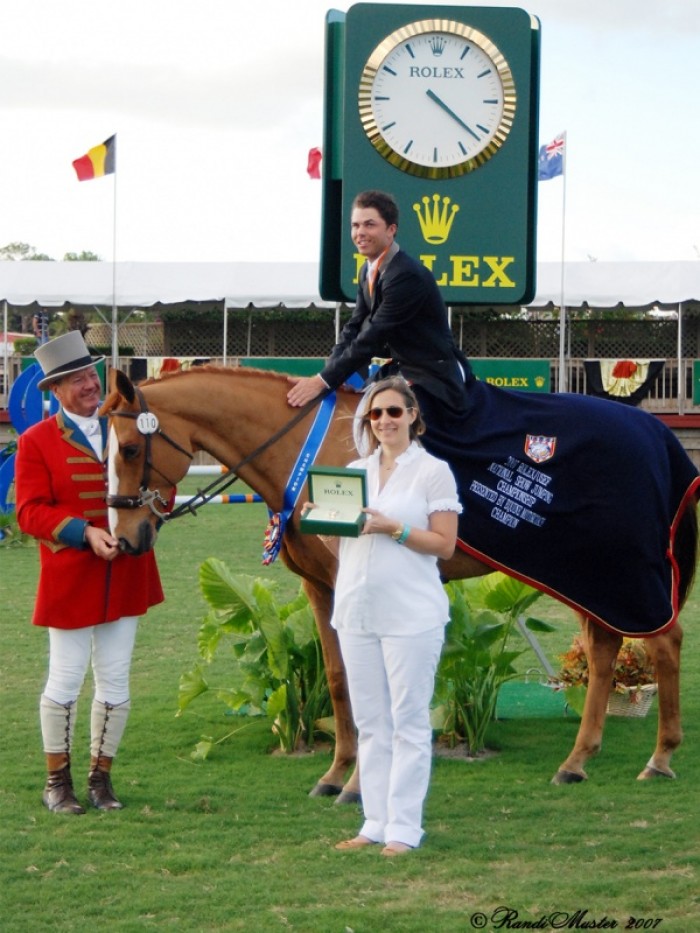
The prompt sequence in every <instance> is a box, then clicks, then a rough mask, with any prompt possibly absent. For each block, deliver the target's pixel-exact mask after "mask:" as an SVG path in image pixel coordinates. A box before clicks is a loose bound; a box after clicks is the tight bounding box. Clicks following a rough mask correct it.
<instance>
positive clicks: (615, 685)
mask: <svg viewBox="0 0 700 933" xmlns="http://www.w3.org/2000/svg"><path fill="white" fill-rule="evenodd" d="M559 660H560V661H561V664H562V666H561V670H560V671H559V674H558V675H557V682H558V685H559V686H560V688H563V689H565V690H566V699H567V702H568V703H569V705H570V706H571V707H572V708H573V709H575V710H576V711H577V712H581V710H582V709H583V700H584V699H585V690H586V687H587V686H588V661H587V659H586V653H585V651H584V648H583V639H582V638H581V636H580V635H576V636H575V637H574V640H573V644H572V645H571V648H570V649H569V650H568V651H567V652H566V653H565V654H562V655H560V656H559ZM656 690H657V685H656V672H655V670H654V665H653V664H652V660H651V657H650V656H649V653H648V651H647V649H646V646H645V644H644V642H643V640H642V639H639V638H623V640H622V645H621V646H620V650H619V652H618V655H617V663H616V665H615V672H614V673H613V680H612V688H611V691H610V699H609V700H608V713H609V714H610V715H611V716H646V714H647V713H648V712H649V707H650V705H651V701H652V699H653V697H654V695H655V693H656Z"/></svg>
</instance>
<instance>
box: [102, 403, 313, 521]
mask: <svg viewBox="0 0 700 933" xmlns="http://www.w3.org/2000/svg"><path fill="white" fill-rule="evenodd" d="M134 392H135V393H136V398H137V399H138V402H139V408H140V409H141V410H140V411H138V412H136V411H112V412H110V413H109V415H110V417H112V418H113V417H119V418H132V419H134V420H135V421H136V422H137V427H138V429H139V433H140V434H143V436H144V438H145V443H146V450H145V454H144V462H143V474H142V476H141V482H140V483H139V492H138V495H136V496H125V495H112V494H108V495H107V497H106V502H107V507H108V508H112V509H140V508H142V507H143V506H148V508H149V509H150V510H151V512H152V513H153V515H155V517H156V518H157V519H158V520H159V521H160V522H167V521H172V520H173V519H174V518H179V517H180V516H181V515H185V514H192V515H196V510H197V509H199V508H201V507H202V506H203V505H206V504H207V502H209V501H211V500H212V499H213V498H214V497H215V496H216V495H217V494H218V493H220V492H221V490H223V489H226V488H228V487H229V486H231V485H232V484H233V483H235V482H236V481H237V480H238V475H237V474H238V470H239V469H240V468H241V467H242V466H245V465H246V464H247V463H250V462H251V461H252V460H254V459H255V458H256V457H257V456H259V455H260V454H261V453H262V452H263V451H265V450H267V448H268V447H271V446H272V445H273V444H274V443H275V442H276V441H278V440H279V439H280V438H281V437H283V436H284V435H285V434H286V433H287V432H288V431H291V429H292V428H293V427H294V426H295V425H296V424H298V423H299V422H300V421H301V420H302V419H303V418H305V417H306V415H307V414H308V413H309V412H310V411H311V410H312V409H314V408H315V407H316V406H317V405H318V404H319V403H320V402H321V401H322V399H324V398H325V397H326V396H327V395H329V394H330V392H331V390H330V389H325V390H324V391H323V392H321V394H320V395H318V396H316V398H314V399H312V400H311V401H310V402H307V403H306V405H304V406H302V408H300V409H299V411H298V412H297V414H296V415H295V416H294V417H293V418H291V419H290V420H289V421H288V422H287V423H286V424H284V425H282V427H281V428H280V429H279V430H278V431H275V433H274V434H273V435H272V436H271V437H269V438H268V439H267V440H266V441H264V442H263V443H262V444H260V446H259V447H256V448H255V450H253V451H252V452H251V453H249V454H248V455H247V456H246V457H244V458H243V459H242V460H240V461H239V462H238V463H237V464H236V465H235V466H232V467H229V473H228V475H226V476H220V477H218V478H217V479H215V480H214V481H213V482H212V483H210V484H209V485H208V486H206V487H205V488H204V489H199V490H197V493H196V494H195V495H194V496H192V498H191V499H190V500H189V501H188V502H185V503H183V504H182V505H180V506H178V508H177V509H174V510H173V511H172V512H168V511H167V509H168V506H169V504H170V503H169V502H168V500H167V499H164V498H163V496H161V494H160V492H159V491H158V490H157V489H149V484H150V478H151V471H152V470H153V471H155V472H156V473H158V474H160V476H162V477H163V479H164V480H165V481H166V483H168V484H169V485H170V486H172V487H173V488H174V487H175V486H176V483H174V482H172V480H170V479H168V477H167V476H166V475H165V474H164V473H163V471H162V470H160V469H159V468H158V467H156V466H155V464H154V463H153V461H152V460H151V446H152V438H153V436H154V435H156V434H157V435H158V436H159V437H162V438H163V440H164V441H167V443H168V444H170V445H171V447H174V448H175V450H177V451H179V453H181V454H184V455H185V456H186V457H188V458H189V459H190V460H192V459H194V454H193V453H192V452H191V451H189V450H185V448H184V447H182V446H180V444H178V443H177V441H174V440H173V439H172V437H170V436H169V435H168V434H166V433H165V431H163V430H162V429H161V427H160V424H159V422H158V418H157V417H156V415H154V414H153V413H152V412H150V411H149V409H148V405H147V403H146V399H145V398H144V395H143V392H142V391H141V390H140V389H139V388H138V387H137V386H134ZM139 419H141V420H140V421H139ZM159 505H160V506H162V507H163V511H159V509H158V508H157V506H159Z"/></svg>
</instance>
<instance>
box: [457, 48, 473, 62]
mask: <svg viewBox="0 0 700 933" xmlns="http://www.w3.org/2000/svg"><path fill="white" fill-rule="evenodd" d="M469 52H471V46H469V45H468V46H467V47H466V48H465V50H464V51H463V52H462V54H461V55H460V56H459V60H460V61H462V59H463V58H466V57H467V55H468V54H469Z"/></svg>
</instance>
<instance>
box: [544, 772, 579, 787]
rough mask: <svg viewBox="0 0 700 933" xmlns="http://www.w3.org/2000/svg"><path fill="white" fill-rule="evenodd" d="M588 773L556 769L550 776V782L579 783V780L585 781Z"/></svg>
mask: <svg viewBox="0 0 700 933" xmlns="http://www.w3.org/2000/svg"><path fill="white" fill-rule="evenodd" d="M587 779H588V775H587V774H586V773H585V772H583V771H582V772H578V771H557V773H556V774H555V775H554V777H553V778H552V781H551V783H552V784H580V783H581V781H586V780H587Z"/></svg>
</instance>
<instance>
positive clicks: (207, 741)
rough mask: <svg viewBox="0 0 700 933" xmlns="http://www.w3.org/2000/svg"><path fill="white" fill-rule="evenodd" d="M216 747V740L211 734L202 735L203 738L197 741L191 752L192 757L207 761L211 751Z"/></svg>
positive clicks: (195, 759) (194, 759) (196, 759)
mask: <svg viewBox="0 0 700 933" xmlns="http://www.w3.org/2000/svg"><path fill="white" fill-rule="evenodd" d="M213 747H214V740H213V739H212V738H210V737H209V736H207V737H204V736H202V740H201V741H200V742H197V744H196V745H195V747H194V749H193V750H192V751H191V752H190V758H191V759H192V760H193V761H205V760H206V759H207V758H208V757H209V752H210V751H211V750H212V748H213Z"/></svg>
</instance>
